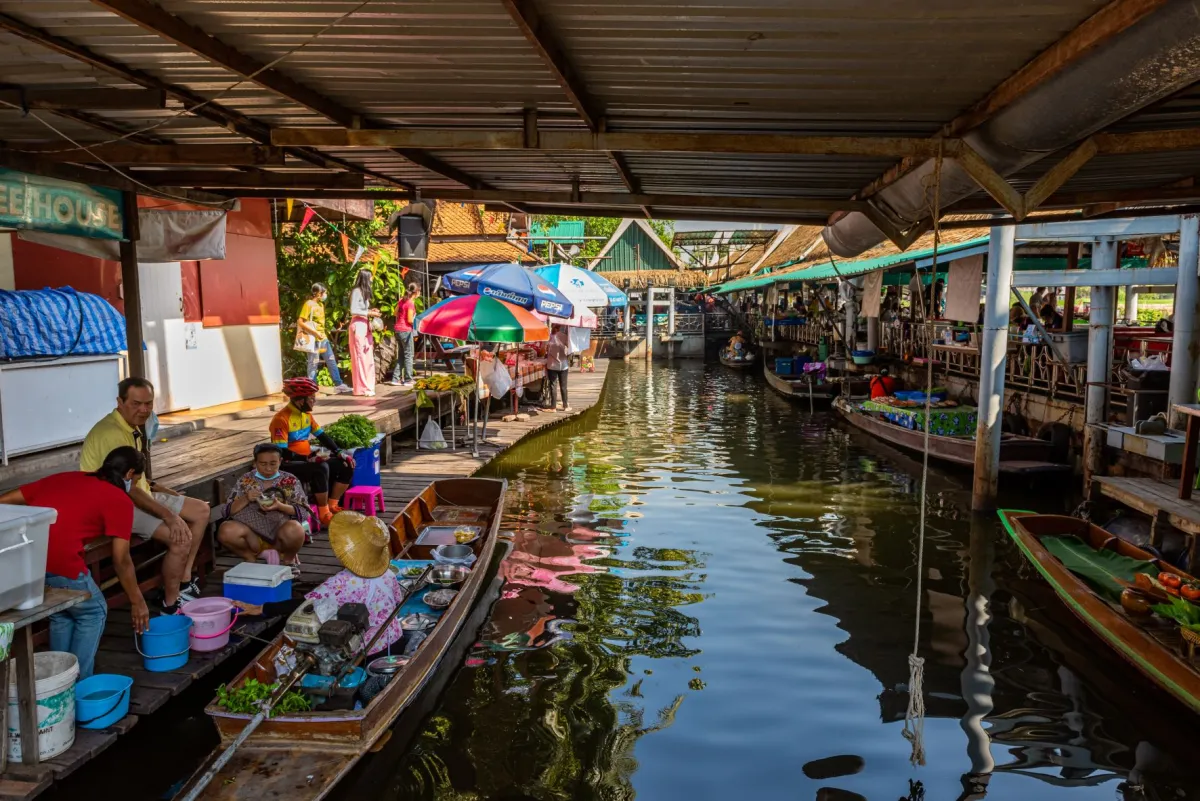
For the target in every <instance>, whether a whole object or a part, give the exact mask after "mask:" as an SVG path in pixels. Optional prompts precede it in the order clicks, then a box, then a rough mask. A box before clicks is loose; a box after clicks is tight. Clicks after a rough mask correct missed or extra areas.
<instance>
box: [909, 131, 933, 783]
mask: <svg viewBox="0 0 1200 801" xmlns="http://www.w3.org/2000/svg"><path fill="white" fill-rule="evenodd" d="M932 184H933V186H932V198H930V196H929V194H928V187H927V195H926V205H927V206H928V209H929V213H930V215H931V217H932V218H933V274H932V275H931V276H930V279H929V280H930V283H929V297H930V300H931V301H932V300H933V289H934V286H935V284H936V282H937V269H938V246H939V245H940V244H941V223H940V220H939V219H938V218H939V217H940V216H941V190H942V152H941V147H940V146H939V148H938V155H937V161H936V162H934V168H933V182H932ZM919 296H920V300H921V316H922V317H923V318H924V319H925V325H926V327H927V333H928V335H929V339H928V341H929V352H928V354H927V358H926V360H925V426H924V428H925V435H924V437H923V443H922V448H921V450H922V457H921V515H920V522H919V523H918V528H917V609H916V615H915V623H914V624H913V647H912V652H911V653H910V654H909V655H908V710H907V711H906V712H905V713H904V739H906V740H908V741H909V743H911V744H912V754H911V755H910V756H909V761H910V762H911V763H912V764H913V765H924V764H925V660H924V659H923V658H922V657H921V656H920V655H919V653H920V648H921V601H922V595H923V592H924V590H923V585H924V579H925V508H926V505H927V500H926V499H927V497H928V496H927V495H926V490H927V489H928V486H929V429H930V427H931V425H930V424H931V422H932V419H931V414H932V411H933V317H932V314H933V312H934V311H935V310H934V309H930V308H926V306H925V293H924V292H923V291H921V292H919Z"/></svg>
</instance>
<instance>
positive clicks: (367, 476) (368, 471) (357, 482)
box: [350, 434, 383, 487]
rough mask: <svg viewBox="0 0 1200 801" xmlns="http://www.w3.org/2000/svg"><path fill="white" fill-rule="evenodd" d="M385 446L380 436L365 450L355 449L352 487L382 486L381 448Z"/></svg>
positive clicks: (351, 478)
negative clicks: (380, 468)
mask: <svg viewBox="0 0 1200 801" xmlns="http://www.w3.org/2000/svg"><path fill="white" fill-rule="evenodd" d="M382 444H383V434H380V435H379V436H377V437H376V438H375V441H374V442H372V443H371V444H370V445H368V446H367V447H365V448H355V449H354V475H353V476H351V477H350V486H352V487H378V486H380V485H381V484H382V479H381V478H380V470H379V448H380V446H381V445H382Z"/></svg>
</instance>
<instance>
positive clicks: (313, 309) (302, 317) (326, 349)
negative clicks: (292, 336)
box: [296, 284, 351, 393]
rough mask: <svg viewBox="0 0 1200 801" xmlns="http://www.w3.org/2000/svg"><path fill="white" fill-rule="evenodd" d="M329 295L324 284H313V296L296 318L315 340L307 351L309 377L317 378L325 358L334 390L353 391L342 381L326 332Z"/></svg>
mask: <svg viewBox="0 0 1200 801" xmlns="http://www.w3.org/2000/svg"><path fill="white" fill-rule="evenodd" d="M327 297H329V290H328V289H326V288H325V285H324V284H313V285H312V295H311V297H309V299H308V300H306V301H304V305H303V306H301V307H300V314H299V316H297V318H296V327H297V328H299V329H300V330H301V331H303V332H304V333H306V334H309V335H310V336H312V338H313V340H314V342H315V344H314V345H313V348H314V350H312V351H306V355H307V357H308V377H309V379H310V380H312V381H316V380H317V371H318V370H320V369H321V360H322V359H323V360H324V361H325V369H326V370H328V371H329V379H330V380H331V381H333V388H334V390H335V391H336V392H339V393H346V392H350V391H351V390H350V387H348V386H346V384H345V383H344V382H343V381H342V375H341V373H339V372H338V366H337V354H336V353H334V352H333V345H331V344H330V342H329V335H328V334H327V333H326V332H325V298H327Z"/></svg>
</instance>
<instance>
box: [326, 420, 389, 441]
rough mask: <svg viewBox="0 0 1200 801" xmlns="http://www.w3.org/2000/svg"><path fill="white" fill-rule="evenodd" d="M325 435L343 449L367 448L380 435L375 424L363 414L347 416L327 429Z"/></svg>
mask: <svg viewBox="0 0 1200 801" xmlns="http://www.w3.org/2000/svg"><path fill="white" fill-rule="evenodd" d="M325 433H327V434H329V436H331V437H333V441H334V442H336V443H337V444H338V446H339V447H342V448H365V447H367V446H368V445H370V444H371V443H372V442H374V440H375V435H376V434H377V433H378V432H377V431H376V430H375V424H374V423H372V422H371V421H370V420H368V419H367V418H365V417H363V416H362V415H361V414H347V415H343V416H342V417H340V418H338V420H337V421H336V422H334V423H333V424H332V425H328V426H326V427H325Z"/></svg>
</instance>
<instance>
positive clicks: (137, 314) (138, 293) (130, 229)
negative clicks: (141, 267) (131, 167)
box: [120, 192, 162, 391]
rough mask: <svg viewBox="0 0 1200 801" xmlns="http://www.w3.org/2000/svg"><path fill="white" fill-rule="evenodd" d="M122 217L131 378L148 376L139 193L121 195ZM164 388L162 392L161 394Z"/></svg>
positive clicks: (122, 246) (122, 252)
mask: <svg viewBox="0 0 1200 801" xmlns="http://www.w3.org/2000/svg"><path fill="white" fill-rule="evenodd" d="M121 216H122V217H123V218H124V223H125V239H124V240H122V241H121V245H120V252H121V295H122V300H123V301H124V302H125V346H126V348H128V351H129V355H128V356H127V357H126V366H127V368H128V370H129V375H130V376H131V377H136V378H145V377H146V353H145V351H143V350H142V289H141V280H140V278H139V276H138V257H137V240H138V236H139V233H138V204H137V193H136V192H122V193H121ZM161 389H162V388H161V387H159V390H160V391H161Z"/></svg>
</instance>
